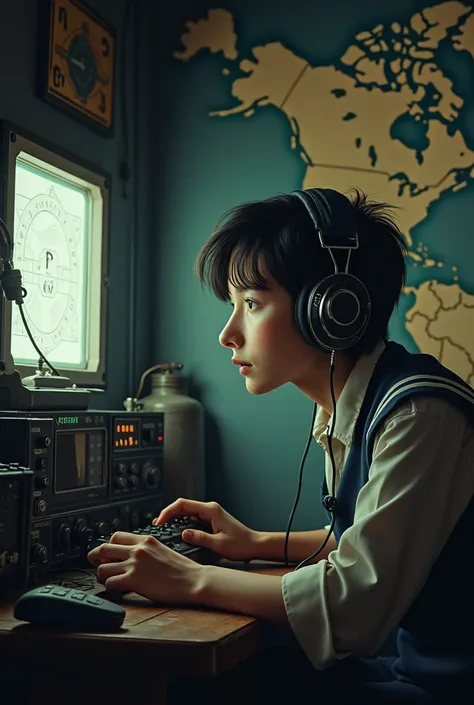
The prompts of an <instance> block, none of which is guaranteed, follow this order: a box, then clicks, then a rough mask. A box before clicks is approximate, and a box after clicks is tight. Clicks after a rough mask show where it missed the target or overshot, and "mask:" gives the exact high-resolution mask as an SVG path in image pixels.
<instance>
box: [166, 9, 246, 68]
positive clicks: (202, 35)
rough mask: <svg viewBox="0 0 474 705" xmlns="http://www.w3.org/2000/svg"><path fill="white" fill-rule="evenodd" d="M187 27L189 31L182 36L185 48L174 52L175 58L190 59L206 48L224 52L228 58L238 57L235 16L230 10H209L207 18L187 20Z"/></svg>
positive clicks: (214, 52)
mask: <svg viewBox="0 0 474 705" xmlns="http://www.w3.org/2000/svg"><path fill="white" fill-rule="evenodd" d="M186 28H187V31H186V32H185V33H184V34H183V35H182V36H181V42H182V44H183V45H184V47H185V48H184V49H183V51H175V52H174V54H173V56H174V58H175V59H181V61H188V60H189V59H191V58H192V57H193V56H195V54H197V53H198V51H200V50H201V49H204V48H206V49H209V51H210V52H211V53H213V54H217V53H218V52H222V54H223V55H224V56H225V58H226V59H230V60H232V61H235V59H237V56H238V54H237V48H236V44H237V35H236V34H235V32H234V18H233V17H232V14H231V13H230V12H229V11H228V10H221V9H215V10H209V12H208V13H207V17H206V18H205V19H202V20H198V21H197V22H192V21H189V22H186Z"/></svg>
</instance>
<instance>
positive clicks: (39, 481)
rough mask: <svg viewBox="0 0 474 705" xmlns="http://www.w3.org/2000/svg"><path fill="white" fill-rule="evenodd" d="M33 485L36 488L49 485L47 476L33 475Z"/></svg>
mask: <svg viewBox="0 0 474 705" xmlns="http://www.w3.org/2000/svg"><path fill="white" fill-rule="evenodd" d="M35 487H36V489H37V490H43V489H44V488H45V487H49V477H35Z"/></svg>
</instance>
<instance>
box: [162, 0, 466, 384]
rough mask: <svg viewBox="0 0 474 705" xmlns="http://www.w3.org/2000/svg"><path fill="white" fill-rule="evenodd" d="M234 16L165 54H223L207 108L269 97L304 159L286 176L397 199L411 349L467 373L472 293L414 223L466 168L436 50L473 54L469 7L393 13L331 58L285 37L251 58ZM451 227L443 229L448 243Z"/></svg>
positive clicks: (452, 93)
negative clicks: (415, 272)
mask: <svg viewBox="0 0 474 705" xmlns="http://www.w3.org/2000/svg"><path fill="white" fill-rule="evenodd" d="M394 16H396V8H394ZM234 19H235V18H234V17H233V16H232V14H231V13H230V12H229V11H227V10H224V9H219V8H216V9H210V10H209V11H208V12H207V14H206V16H205V17H203V18H202V19H199V20H198V21H189V22H188V23H187V24H186V28H185V31H184V33H183V34H182V36H181V45H182V46H181V48H180V49H179V50H177V51H176V52H175V54H174V57H175V59H176V60H179V61H182V62H188V61H190V60H192V58H193V57H194V56H195V55H196V54H197V53H198V52H200V51H209V52H211V53H212V54H214V55H216V56H215V59H216V60H217V61H221V62H222V72H223V74H224V75H225V76H226V77H228V80H229V91H230V93H231V96H232V98H233V99H234V103H235V104H234V105H233V106H232V107H231V108H227V109H219V108H217V109H216V110H213V111H212V112H211V113H210V117H211V118H213V119H225V118H226V117H228V116H230V115H242V117H243V118H246V119H251V118H252V116H254V115H255V114H256V112H257V111H259V110H264V109H265V108H266V107H268V106H272V107H274V108H277V109H278V110H279V111H281V113H282V114H283V115H284V116H285V118H286V119H287V120H288V122H289V124H290V126H291V142H290V144H289V145H288V148H290V149H292V150H294V151H295V152H296V153H297V154H298V155H299V157H300V158H301V160H303V162H304V164H305V173H304V178H303V182H302V183H301V184H295V188H311V187H316V186H317V187H326V188H333V189H336V190H338V191H342V192H343V193H349V192H350V191H351V190H352V189H354V188H358V189H361V190H362V191H364V192H366V193H367V194H369V196H370V197H371V198H374V199H376V200H380V201H384V202H386V203H389V204H391V205H393V206H395V207H396V210H395V211H394V213H395V217H396V219H397V222H398V224H399V226H400V228H401V230H402V232H403V233H404V235H405V238H406V242H407V245H408V248H409V263H410V266H411V267H412V268H416V269H419V270H420V272H422V276H420V277H418V281H417V283H416V284H409V285H407V286H406V288H405V291H404V295H405V296H407V297H411V298H410V301H411V302H412V304H411V306H410V307H409V308H408V309H407V310H406V312H405V314H404V315H405V328H406V330H407V331H408V332H409V333H410V335H411V336H412V338H413V340H414V341H415V344H416V346H417V347H418V349H419V350H420V351H422V352H427V353H431V354H433V355H435V356H436V357H437V358H438V359H439V360H440V361H441V362H443V363H444V364H445V365H447V366H448V367H449V368H451V369H453V370H454V371H455V372H457V373H458V374H459V375H460V376H461V377H462V378H463V379H465V380H466V381H468V382H469V383H470V384H472V385H474V332H473V331H474V326H473V325H472V321H473V316H474V295H472V294H470V293H469V292H468V291H466V290H465V289H464V288H463V286H462V283H461V282H460V281H459V278H458V274H457V267H456V266H449V272H448V271H447V267H448V265H447V264H446V262H445V261H444V258H440V257H438V258H435V257H432V256H431V255H430V251H429V247H428V246H427V245H426V244H425V243H423V242H421V241H420V240H419V239H418V238H417V237H416V235H415V230H416V228H417V226H418V225H420V224H422V223H424V222H425V221H426V222H427V223H429V217H430V209H431V208H432V207H433V205H434V204H436V203H437V202H438V201H439V199H440V198H441V197H443V198H445V197H447V196H449V195H450V194H456V193H459V192H460V191H462V190H465V189H467V188H468V187H470V186H472V182H473V179H474V151H473V150H472V149H470V148H469V146H468V143H467V140H466V138H465V136H464V134H463V132H462V130H461V129H460V128H459V125H458V122H459V116H460V113H461V111H462V108H463V106H464V103H465V100H466V97H465V96H463V95H461V94H460V93H459V92H457V90H456V89H455V86H454V83H453V80H452V79H451V77H449V76H448V75H446V74H445V73H444V72H443V70H442V68H441V67H440V63H439V60H438V55H439V52H440V50H441V49H443V48H444V47H445V46H446V44H447V43H448V44H449V48H450V49H451V50H452V51H453V52H456V53H458V52H459V53H462V54H463V55H465V56H468V57H469V59H470V60H471V61H472V60H474V12H473V10H472V7H471V6H469V5H467V4H464V3H462V2H456V1H448V2H442V3H438V4H434V5H431V6H428V7H426V8H425V9H423V10H422V11H420V12H416V13H415V14H413V15H412V17H411V18H410V20H409V22H408V23H406V24H402V23H401V22H398V21H396V19H395V20H394V21H393V22H391V23H389V24H379V25H376V26H373V27H367V29H366V30H364V31H362V32H360V33H359V34H357V35H356V36H355V37H354V38H353V40H352V41H351V43H350V44H349V45H348V46H347V48H346V50H345V51H344V53H343V54H342V55H341V56H340V58H339V59H338V61H336V62H334V63H333V65H329V66H327V65H326V66H313V65H311V64H310V63H309V61H308V60H307V59H305V57H304V56H300V55H298V53H297V52H295V51H294V50H290V49H288V48H287V47H286V46H285V44H284V42H283V41H282V42H279V41H271V42H268V43H267V44H262V45H259V46H254V47H252V58H248V56H247V57H246V58H240V57H239V52H238V43H239V37H238V36H237V34H236V32H235V22H234ZM247 54H248V52H247ZM455 236H456V235H455V233H453V232H446V234H445V238H446V247H448V243H449V242H450V241H451V245H452V244H453V242H452V240H453V238H455ZM441 274H442V275H443V276H442V277H441Z"/></svg>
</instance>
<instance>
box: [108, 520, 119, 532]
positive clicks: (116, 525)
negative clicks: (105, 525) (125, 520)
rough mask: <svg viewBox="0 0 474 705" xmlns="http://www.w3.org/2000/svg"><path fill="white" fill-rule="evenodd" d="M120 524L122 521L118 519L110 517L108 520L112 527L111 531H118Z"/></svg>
mask: <svg viewBox="0 0 474 705" xmlns="http://www.w3.org/2000/svg"><path fill="white" fill-rule="evenodd" d="M121 526H122V522H121V521H120V519H112V521H111V522H110V528H111V529H112V532H114V531H120V528H121Z"/></svg>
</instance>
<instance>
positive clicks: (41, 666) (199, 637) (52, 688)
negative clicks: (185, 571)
mask: <svg viewBox="0 0 474 705" xmlns="http://www.w3.org/2000/svg"><path fill="white" fill-rule="evenodd" d="M236 567H237V566H236ZM246 569H250V570H258V571H259V572H268V573H274V574H276V575H282V574H283V573H284V572H286V571H285V569H284V568H282V567H281V566H275V567H272V566H263V564H251V566H250V567H246ZM67 575H68V576H71V574H70V573H68V574H67ZM55 578H56V579H55V580H54V581H51V582H56V581H57V579H58V576H55ZM94 585H95V586H94V588H93V589H91V590H88V592H89V594H98V595H102V596H105V595H104V591H103V587H102V586H101V585H98V584H97V583H94ZM19 594H20V592H19V591H10V592H9V593H7V594H3V595H1V596H0V664H1V666H2V669H5V671H6V672H8V669H13V668H17V669H18V667H22V665H24V671H25V673H30V674H31V677H32V683H33V688H31V693H30V701H29V702H31V704H33V703H35V705H43V704H44V705H59V704H61V705H64V703H67V705H84V703H88V702H93V703H101V702H109V703H113V704H114V705H133V704H136V705H142V704H143V705H163V704H165V703H166V692H167V682H168V679H169V678H170V677H175V676H179V677H187V676H188V677H189V676H210V677H212V676H217V675H220V674H221V673H224V672H225V671H226V670H228V669H230V668H232V667H233V666H235V665H237V664H239V663H241V662H243V661H245V660H246V659H248V658H249V657H251V656H253V655H254V654H256V653H257V652H258V651H259V650H261V649H262V647H263V639H262V629H261V624H260V622H259V620H257V619H255V618H253V617H245V616H242V615H236V614H229V613H224V612H217V611H214V610H207V609H194V608H176V607H165V606H157V605H154V604H153V603H151V602H149V601H148V600H146V599H144V598H142V597H140V596H138V595H136V594H135V593H130V594H128V595H126V596H125V597H124V598H122V599H121V604H123V606H124V607H125V608H126V619H125V622H124V624H123V627H122V628H121V629H120V630H118V631H116V632H110V633H86V632H84V633H79V632H75V633H67V632H57V631H56V632H55V631H50V630H45V629H39V628H36V627H32V626H31V625H29V624H26V623H24V622H19V621H18V620H16V619H14V617H13V607H14V603H15V601H16V599H17V598H18V596H19Z"/></svg>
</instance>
